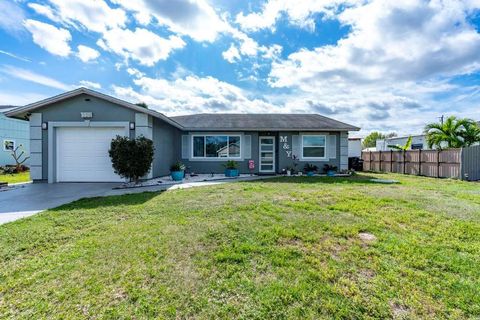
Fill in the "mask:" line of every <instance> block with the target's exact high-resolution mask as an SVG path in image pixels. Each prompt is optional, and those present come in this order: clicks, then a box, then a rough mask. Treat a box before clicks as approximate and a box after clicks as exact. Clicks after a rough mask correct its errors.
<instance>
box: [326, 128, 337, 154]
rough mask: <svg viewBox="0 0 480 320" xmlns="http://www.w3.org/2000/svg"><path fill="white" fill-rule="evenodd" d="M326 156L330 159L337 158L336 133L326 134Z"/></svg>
mask: <svg viewBox="0 0 480 320" xmlns="http://www.w3.org/2000/svg"><path fill="white" fill-rule="evenodd" d="M327 140H328V141H327V144H328V148H327V157H328V158H330V159H335V158H337V136H336V135H333V134H332V135H328V136H327Z"/></svg>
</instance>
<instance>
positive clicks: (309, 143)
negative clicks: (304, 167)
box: [302, 135, 326, 159]
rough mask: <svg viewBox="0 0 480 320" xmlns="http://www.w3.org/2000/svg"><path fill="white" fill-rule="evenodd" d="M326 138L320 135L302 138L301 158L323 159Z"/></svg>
mask: <svg viewBox="0 0 480 320" xmlns="http://www.w3.org/2000/svg"><path fill="white" fill-rule="evenodd" d="M325 145H326V137H325V136H320V135H304V136H302V158H304V159H324V158H325Z"/></svg>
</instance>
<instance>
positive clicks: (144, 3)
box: [113, 0, 227, 42]
mask: <svg viewBox="0 0 480 320" xmlns="http://www.w3.org/2000/svg"><path fill="white" fill-rule="evenodd" d="M113 2H114V3H117V4H119V5H121V6H122V7H123V8H125V9H127V10H129V11H133V12H135V13H136V15H135V17H136V19H137V20H138V22H139V23H141V24H145V25H146V24H148V23H149V22H151V21H153V20H156V21H158V23H159V24H161V25H165V26H167V27H168V28H169V29H170V31H172V32H174V33H178V34H180V35H187V36H189V37H191V38H192V39H194V40H195V41H208V42H213V41H214V40H215V39H216V38H217V36H218V34H219V33H222V32H223V31H225V29H226V28H227V24H226V23H225V22H224V21H223V20H222V19H221V18H220V17H219V16H218V14H217V13H216V12H215V10H214V9H213V7H212V6H210V5H209V4H208V2H207V1H205V0H113Z"/></svg>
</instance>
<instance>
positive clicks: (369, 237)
mask: <svg viewBox="0 0 480 320" xmlns="http://www.w3.org/2000/svg"><path fill="white" fill-rule="evenodd" d="M358 237H359V238H360V240H362V241H363V242H373V241H375V240H377V237H375V236H374V235H373V234H371V233H368V232H360V233H359V234H358Z"/></svg>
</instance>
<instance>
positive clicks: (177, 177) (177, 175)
mask: <svg viewBox="0 0 480 320" xmlns="http://www.w3.org/2000/svg"><path fill="white" fill-rule="evenodd" d="M170 175H171V176H172V180H173V181H182V180H183V177H184V176H185V172H184V171H183V170H182V171H172V172H170Z"/></svg>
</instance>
